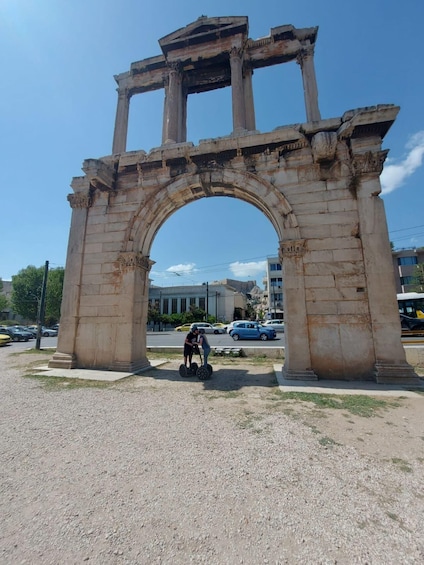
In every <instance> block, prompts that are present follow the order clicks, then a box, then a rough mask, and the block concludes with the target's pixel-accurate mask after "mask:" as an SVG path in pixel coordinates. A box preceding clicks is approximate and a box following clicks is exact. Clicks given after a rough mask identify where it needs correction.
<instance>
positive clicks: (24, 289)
mask: <svg viewBox="0 0 424 565" xmlns="http://www.w3.org/2000/svg"><path fill="white" fill-rule="evenodd" d="M64 273H65V271H64V269H63V268H62V267H59V268H57V269H50V270H49V272H48V277H47V285H46V310H45V322H46V325H50V324H52V323H54V322H57V321H58V320H59V318H60V305H61V302H62V290H63V278H64ZM43 278H44V267H35V266H34V265H28V267H26V268H25V269H21V270H20V271H19V273H18V274H17V275H14V276H12V298H11V302H12V308H13V309H14V310H15V312H16V313H17V314H20V315H21V316H22V317H23V318H25V319H26V320H30V321H32V322H34V321H36V320H37V312H38V306H39V302H40V300H41V292H42V287H43Z"/></svg>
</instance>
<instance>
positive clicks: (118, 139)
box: [112, 87, 130, 154]
mask: <svg viewBox="0 0 424 565" xmlns="http://www.w3.org/2000/svg"><path fill="white" fill-rule="evenodd" d="M117 91H118V106H117V108H116V118H115V130H114V133H113V146H112V153H114V154H115V153H125V151H126V148H127V133H128V115H129V110H130V94H129V91H128V88H121V87H119V88H118V89H117Z"/></svg>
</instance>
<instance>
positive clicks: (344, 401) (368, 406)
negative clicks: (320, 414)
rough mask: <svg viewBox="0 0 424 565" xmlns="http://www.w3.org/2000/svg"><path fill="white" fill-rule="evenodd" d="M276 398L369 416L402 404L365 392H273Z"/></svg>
mask: <svg viewBox="0 0 424 565" xmlns="http://www.w3.org/2000/svg"><path fill="white" fill-rule="evenodd" d="M273 394H274V396H275V399H276V400H300V401H302V402H312V403H313V404H314V405H315V406H316V408H320V409H325V408H331V409H336V410H346V411H347V412H349V413H350V414H354V415H355V416H362V417H365V418H369V417H371V416H377V415H379V414H378V412H379V411H380V410H385V409H387V408H393V407H396V406H400V404H399V403H398V402H395V401H389V400H382V399H379V398H374V397H372V396H366V395H363V394H352V395H350V394H349V395H345V394H343V395H339V394H325V393H324V394H321V393H316V392H296V391H292V392H282V391H280V390H275V391H274V392H273Z"/></svg>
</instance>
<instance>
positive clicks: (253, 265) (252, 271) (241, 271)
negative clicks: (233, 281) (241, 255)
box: [230, 261, 266, 277]
mask: <svg viewBox="0 0 424 565" xmlns="http://www.w3.org/2000/svg"><path fill="white" fill-rule="evenodd" d="M230 270H231V272H232V273H233V275H234V276H235V277H249V276H255V275H259V274H265V271H266V261H251V262H250V263H240V262H239V261H235V263H231V264H230Z"/></svg>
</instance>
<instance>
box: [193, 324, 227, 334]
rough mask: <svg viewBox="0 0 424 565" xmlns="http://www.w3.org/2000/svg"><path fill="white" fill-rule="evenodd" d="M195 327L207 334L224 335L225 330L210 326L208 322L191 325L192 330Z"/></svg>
mask: <svg viewBox="0 0 424 565" xmlns="http://www.w3.org/2000/svg"><path fill="white" fill-rule="evenodd" d="M193 326H196V327H197V328H198V329H199V330H200V329H202V330H205V334H223V333H225V332H224V329H223V328H216V327H215V326H213V325H212V324H208V323H207V322H194V324H191V327H190V329H193Z"/></svg>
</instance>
